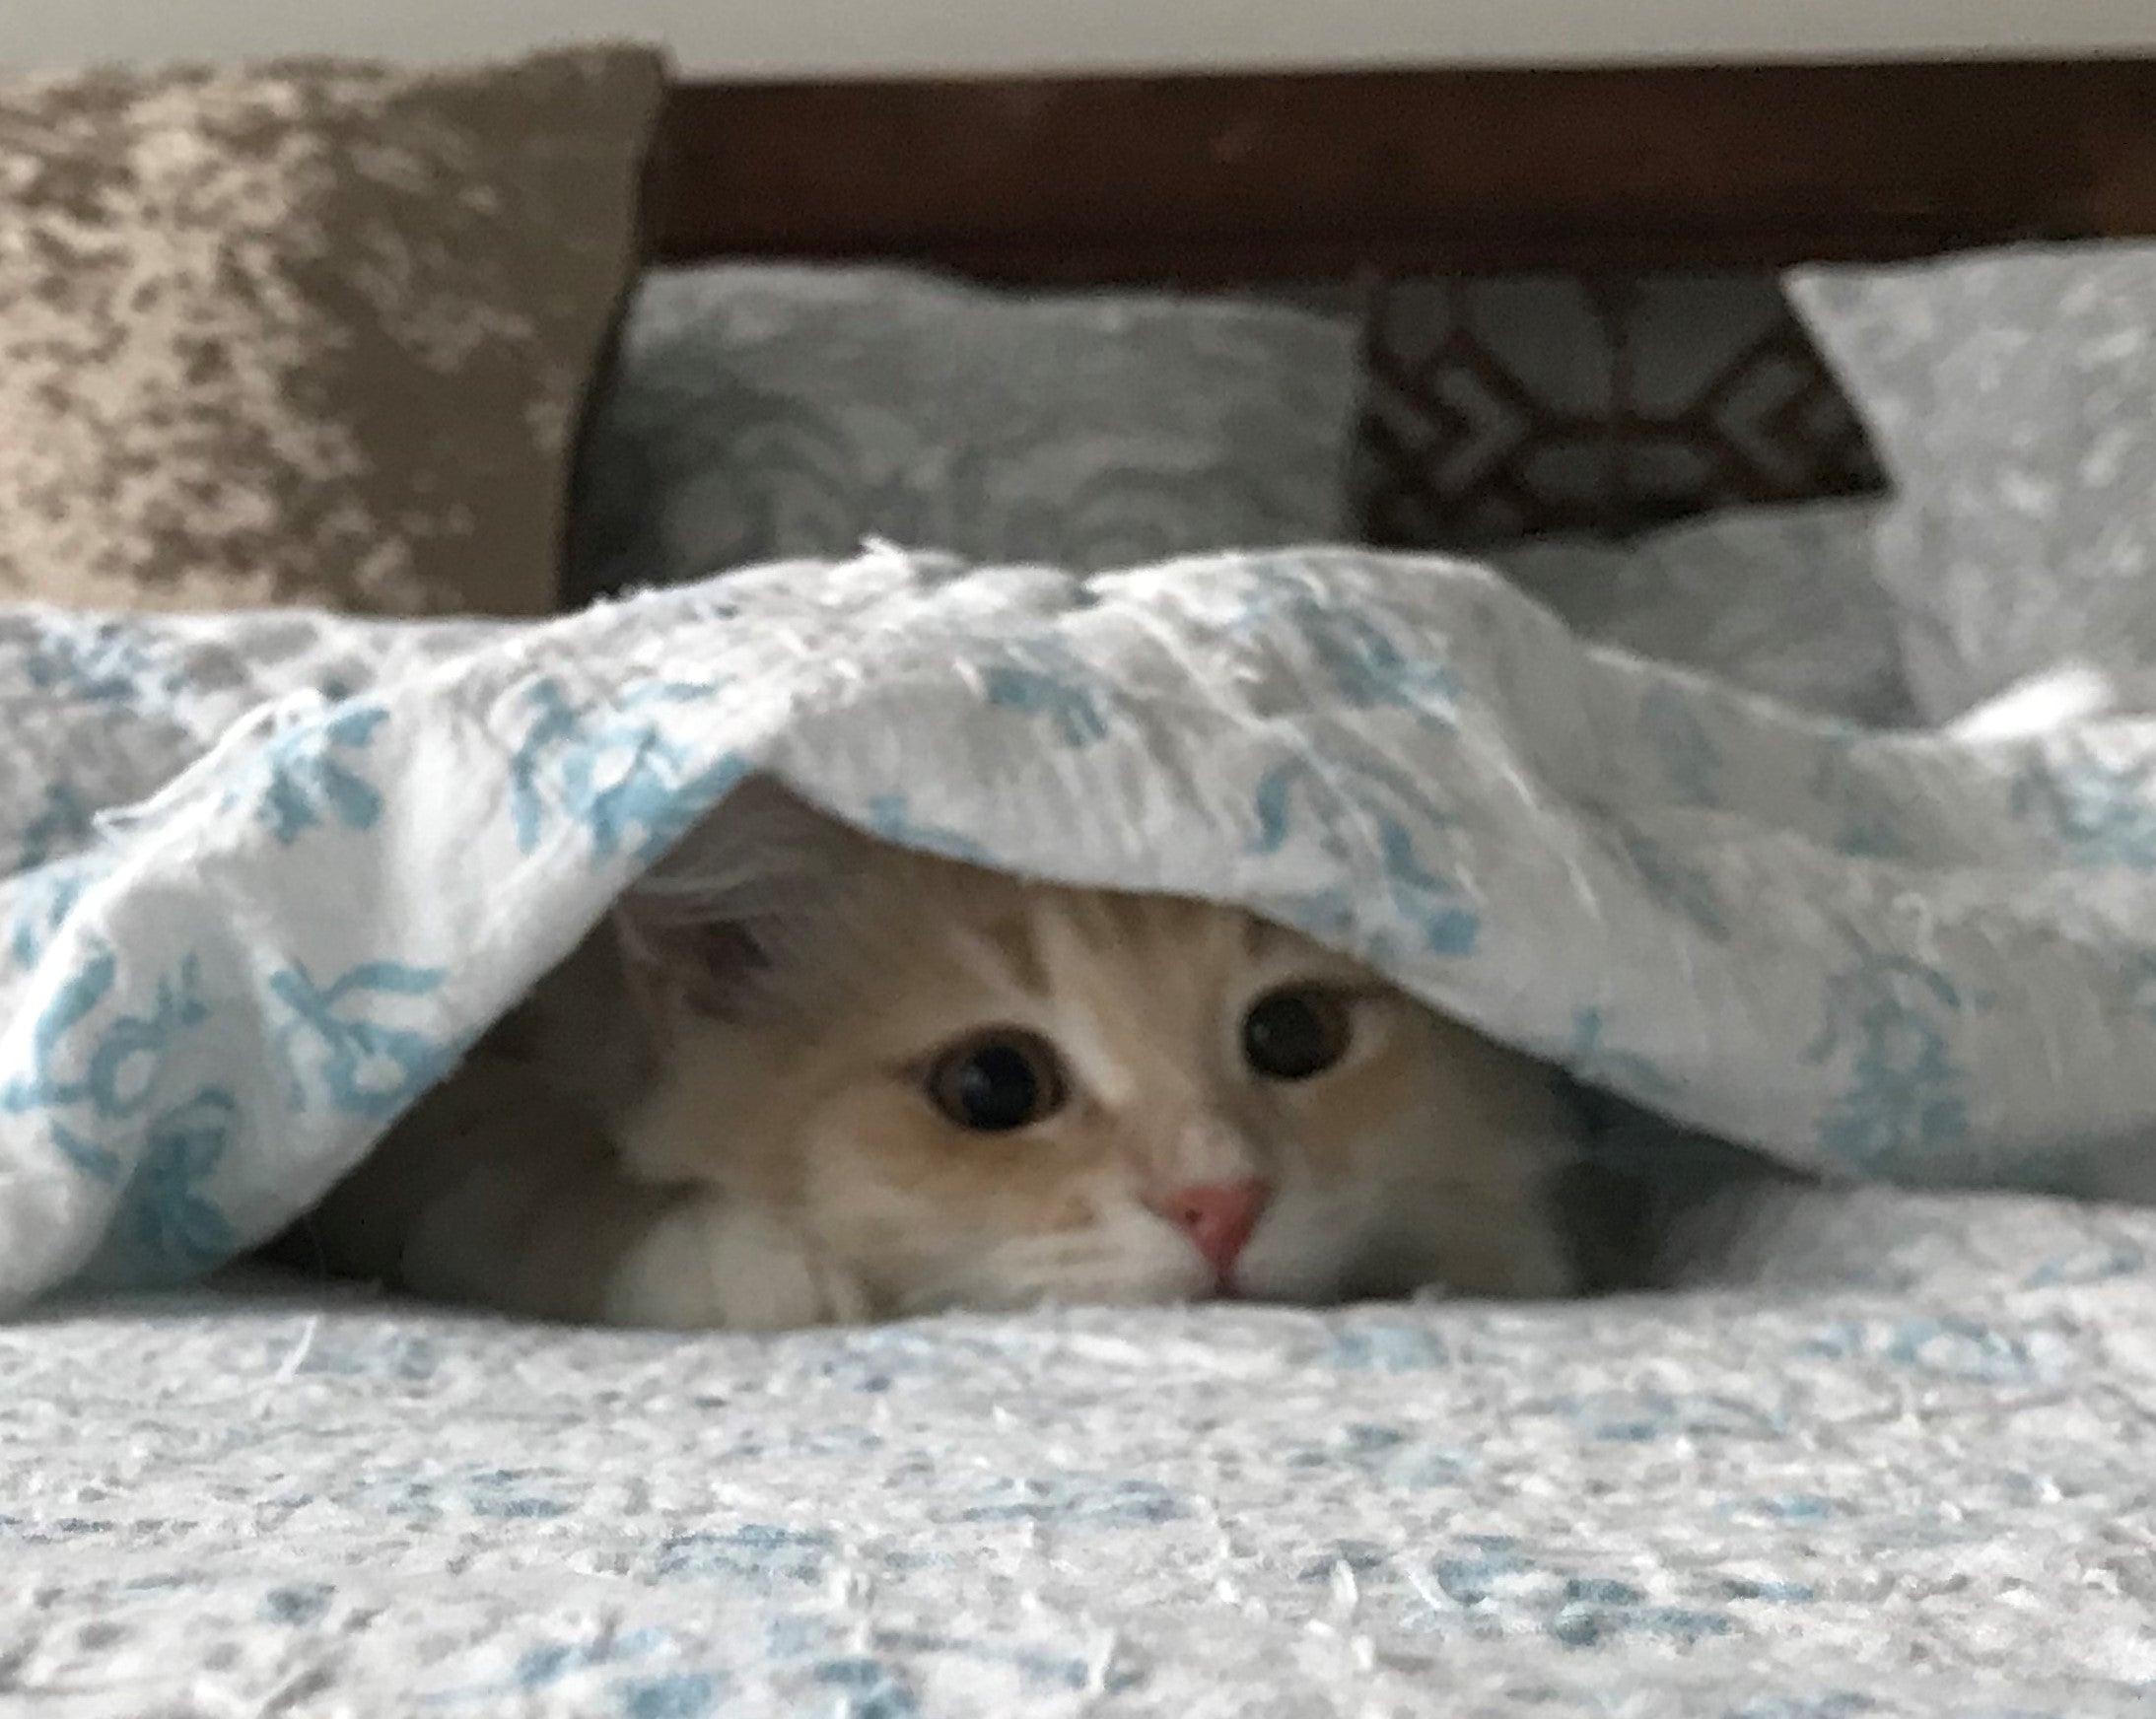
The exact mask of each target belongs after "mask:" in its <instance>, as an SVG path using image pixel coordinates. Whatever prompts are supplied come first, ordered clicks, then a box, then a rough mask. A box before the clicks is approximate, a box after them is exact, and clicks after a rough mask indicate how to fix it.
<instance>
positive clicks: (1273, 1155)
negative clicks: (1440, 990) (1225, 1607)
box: [623, 843, 1568, 1313]
mask: <svg viewBox="0 0 2156 1719" xmlns="http://www.w3.org/2000/svg"><path fill="white" fill-rule="evenodd" d="M847 871H848V874H847V875H846V876H845V878H844V880H843V883H842V884H841V885H840V887H839V890H838V891H837V893H836V894H834V895H830V896H827V897H826V898H825V899H824V900H823V902H822V903H821V905H820V906H819V907H818V909H817V911H816V913H815V915H814V916H812V917H811V918H810V919H808V920H807V921H805V922H803V923H802V924H801V925H800V926H798V927H796V928H793V929H792V930H791V931H790V933H789V934H788V935H786V936H784V937H780V938H776V939H772V940H770V941H769V942H768V944H767V945H766V946H763V947H754V948H752V947H750V946H749V945H748V944H747V943H745V942H743V941H741V940H740V939H739V938H738V936H737V935H736V933H734V932H732V931H729V932H727V933H726V934H724V935H723V936H721V937H719V938H718V939H717V940H716V941H715V940H713V939H712V938H711V937H710V935H709V934H708V933H706V934H705V935H704V936H703V937H702V938H701V939H699V938H698V937H689V938H686V939H684V940H683V945H682V946H683V947H685V948H686V949H687V950H688V952H689V955H690V959H691V966H690V968H689V969H687V970H686V976H685V977H684V969H683V968H682V967H681V966H680V965H679V963H678V962H677V963H676V964H675V965H674V966H673V968H672V969H671V975H670V977H667V976H663V975H662V976H661V982H660V983H659V984H658V985H657V986H656V987H654V995H655V998H656V1006H657V1007H658V1008H659V1010H660V1012H661V1025H662V1042H663V1044H664V1046H665V1052H664V1072H663V1073H662V1075H661V1079H660V1080H659V1082H658V1083H657V1086H656V1087H655V1089H654V1091H653V1093H652V1096H651V1097H650V1099H649V1100H648V1102H647V1103H646V1104H645V1105H644V1106H643V1107H642V1108H641V1109H640V1111H639V1112H638V1113H637V1114H636V1115H635V1116H634V1117H633V1118H632V1119H630V1120H629V1122H628V1123H627V1125H626V1126H625V1128H624V1129H623V1149H624V1152H625V1154H626V1155H627V1156H628V1157H629V1159H630V1161H631V1162H632V1163H633V1164H634V1165H635V1166H636V1167H637V1168H638V1169H639V1170H640V1171H641V1172H642V1173H644V1174H647V1175H651V1176H655V1177H661V1178H664V1179H668V1180H672V1179H687V1180H692V1181H699V1182H709V1183H712V1184H715V1185H717V1186H719V1187H722V1188H725V1189H728V1190H730V1191H731V1192H734V1193H736V1194H738V1195H740V1196H742V1197H746V1198H751V1199H756V1200H760V1201H762V1202H765V1203H769V1204H771V1205H773V1206H775V1207H776V1208H778V1209H779V1210H781V1211H782V1212H784V1213H786V1214H787V1215H788V1216H789V1217H790V1218H791V1219H792V1221H793V1222H794V1223H795V1224H796V1225H797V1226H798V1227H799V1229H800V1231H801V1233H802V1234H803V1235H804V1236H805V1237H806V1238H808V1239H809V1240H810V1241H811V1242H812V1243H814V1244H815V1245H817V1246H819V1247H821V1248H822V1249H824V1250H826V1251H827V1252H828V1253H829V1254H830V1255H832V1256H833V1257H835V1259H836V1260H838V1261H839V1262H841V1263H843V1264H844V1265H846V1266H847V1267H849V1268H851V1269H852V1271H853V1272H856V1273H857V1274H858V1275H859V1276H860V1277H861V1279H862V1280H863V1281H864V1282H865V1283H866V1284H867V1285H868V1288H869V1292H870V1294H871V1295H872V1296H873V1297H874V1298H875V1299H876V1300H877V1301H878V1302H879V1303H880V1304H881V1307H882V1310H884V1311H886V1312H891V1313H908V1312H919V1311H925V1310H928V1309H933V1308H940V1307H951V1306H964V1307H974V1308H1000V1307H1010V1306H1017V1305H1023V1304H1026V1303H1030V1302H1035V1301H1041V1300H1056V1301H1080V1302H1101V1301H1111V1302H1165V1301H1186V1300H1195V1299H1201V1298H1205V1297H1210V1296H1215V1295H1233V1296H1252V1297H1261V1298H1266V1299H1280V1300H1294V1301H1328V1300H1335V1299H1340V1298H1342V1297H1346V1296H1352V1295H1362V1294H1388V1293H1401V1292H1405V1291H1406V1290H1409V1289H1412V1288H1415V1287H1418V1286H1421V1285H1424V1284H1427V1283H1432V1282H1442V1283H1445V1284H1447V1285H1449V1286H1451V1287H1454V1288H1458V1289H1462V1290H1466V1291H1471V1292H1479V1293H1519V1294H1538V1293H1553V1292H1557V1291H1560V1290H1562V1289H1564V1288H1565V1286H1566V1279H1567V1276H1568V1273H1567V1272H1566V1271H1565V1264H1564V1259H1563V1251H1562V1248H1561V1246H1560V1244H1559V1241H1558V1238H1557V1237H1556V1235H1555V1233H1554V1230H1553V1228H1552V1219H1551V1217H1550V1216H1549V1212H1548V1204H1547V1200H1546V1194H1547V1184H1548V1180H1549V1176H1550V1173H1551V1171H1552V1169H1553V1168H1554V1165H1555V1162H1556V1159H1557V1155H1558V1153H1559V1151H1560V1148H1561V1145H1562V1141H1563V1139H1564V1135H1565V1118H1564V1116H1563V1114H1562V1112H1561V1111H1560V1109H1559V1103H1558V1100H1557V1098H1556V1096H1555V1094H1554V1093H1553V1091H1552V1090H1551V1087H1550V1085H1549V1082H1548V1081H1547V1079H1546V1078H1545V1077H1544V1076H1543V1074H1542V1072H1541V1071H1540V1070H1539V1069H1538V1068H1536V1067H1535V1066H1533V1065H1531V1064H1529V1063H1527V1062H1525V1061H1524V1060H1522V1059H1519V1058H1517V1057H1514V1056H1513V1055H1511V1054H1510V1053H1508V1052H1505V1051H1502V1050H1500V1049H1498V1048H1497V1047H1495V1046H1494V1045H1492V1044H1490V1043H1489V1042H1488V1041H1486V1040H1483V1039H1481V1038H1480V1037H1478V1036H1476V1035H1473V1034H1471V1033H1468V1032H1466V1031H1465V1030H1463V1029H1461V1028H1459V1027H1456V1026H1453V1025H1451V1024H1449V1023H1447V1022H1445V1021H1443V1020H1441V1019H1440V1018H1438V1017H1437V1016H1436V1015H1434V1014H1432V1013H1431V1012H1430V1011H1429V1010H1427V1009H1426V1008H1423V1007H1422V1006H1420V1005H1419V1004H1416V1003H1414V1002H1412V1001H1411V1000H1409V999H1408V998H1406V997H1403V996H1402V995H1401V994H1400V993H1398V992H1397V991H1394V990H1392V989H1391V988H1390V987H1388V986H1386V985H1385V984H1383V983H1382V982H1381V981H1379V980H1377V979H1376V978H1375V977H1374V976H1373V975H1371V974H1370V973H1369V972H1367V971H1366V970H1364V969H1362V968H1360V967H1357V966H1356V965H1354V964H1353V963H1350V962H1347V961H1344V960H1342V959H1340V958H1338V957H1336V956H1333V955H1331V954H1329V953H1327V952H1326V951H1324V950H1322V949H1320V948H1319V947H1317V946H1316V945H1315V944H1313V943H1311V942H1309V941H1308V940H1306V939H1304V938H1302V937H1299V936H1297V935H1295V934H1293V933H1291V932H1288V931H1285V930H1282V929H1279V928H1275V927H1273V926H1270V925H1268V924H1265V923H1263V922H1261V921H1258V920H1256V919H1253V918H1251V917H1250V916H1248V915H1245V914H1242V913H1238V912H1234V911H1232V910H1227V909H1222V908H1217V907H1212V906H1206V905H1201V904H1197V903H1191V902H1184V901H1175V900H1168V899H1164V898H1153V897H1134V896H1117V895H1109V894H1102V893H1095V892H1088V891H1079V890H1069V889H1060V888H1052V887H1042V886H1029V885H1024V884H1020V883H1017V882H1014V881H1012V880H1010V879H1008V878H1005V877H1002V876H1000V875H997V874H994V873H990V872H986V871H981V870H977V869H974V868H972V867H967V866H961V865H957V864H953V863H951V862H948V861H941V860H935V859H920V858H917V857H913V856H906V855H899V854H896V853H895V852H893V851H892V850H889V849H886V848H882V847H880V846H877V845H873V844H868V843H863V844H861V846H860V849H859V852H858V854H857V855H856V856H855V858H854V859H852V861H851V862H850V863H849V866H848V867H847Z"/></svg>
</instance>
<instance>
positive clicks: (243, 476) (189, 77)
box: [0, 49, 664, 614]
mask: <svg viewBox="0 0 2156 1719" xmlns="http://www.w3.org/2000/svg"><path fill="white" fill-rule="evenodd" d="M663 88H664V76H663V68H662V65H661V60H660V59H659V57H658V56H656V55H654V54H650V53H646V52H643V51H641V50H633V49H594V50H590V51H579V52H565V53H554V54H546V55H541V56H538V57H535V58H532V59H529V60H525V61H522V62H519V63H517V64H513V65H507V66H499V67H490V68H484V69H475V70H458V71H447V72H445V71H428V72H421V71H412V70H400V69H393V68H390V67H386V66H380V65H372V64H353V63H325V62H308V63H292V64H282V65H273V66H264V67H259V68H255V69H250V70H236V71H198V70H187V71H175V72H167V73H154V74H132V73H119V72H111V73H94V74H90V75H85V76H77V77H68V78H64V79H61V78H55V79H46V80H39V81H33V82H27V83H16V84H12V85H8V84H0V598H39V599H44V600H47V601H53V602H61V603H70V604H77V605H82V606H89V607H101V608H156V609H199V608H213V607H234V606H242V605H255V604H269V603H314V604H324V605H329V606H334V607H336V608H340V609H347V610H354V611H360V612H367V613H375V614H420V613H444V612H458V611H468V612H476V613H487V614H531V613H540V612H544V611H545V610H547V609H549V608H551V607H553V606H554V604H555V600H556V592H557V589H558V585H559V577H560V565H561V558H562V547H561V546H562V540H563V534H564V531H563V527H564V515H565V511H566V507H567V501H568V492H569V477H570V466H571V463H572V459H573V454H574V444H575V442H576V439H577V432H578V430H579V428H580V425H581V421H582V417H583V412H584V403H585V398H586V395H587V393H588V392H589V390H590V389H591V385H592V382H593V379H594V373H595V372H596V371H597V369H598V367H599V365H600V363H601V359H602V354H603V353H604V351H605V349H606V346H607V343H608V339H609V336H610V334H611V331H612V329H613V326H614V322H615V319H616V317H617V316H618V314H619V311H620V307H621V304H622V301H623V299H624V297H625V295H626V293H627V290H628V286H629V284H630V281H631V278H632V276H633V274H634V272H635V269H636V266H637V263H638V261H639V256H638V231H637V230H638V222H637V198H638V190H639V184H640V180H641V176H642V172H643V167H644V160H645V155H646V151H647V148H648V145H649V141H650V137H651V133H652V130H653V126H654V124H655V121H656V116H657V113H658V110H659V105H660V102H661V96H662V94H663Z"/></svg>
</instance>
